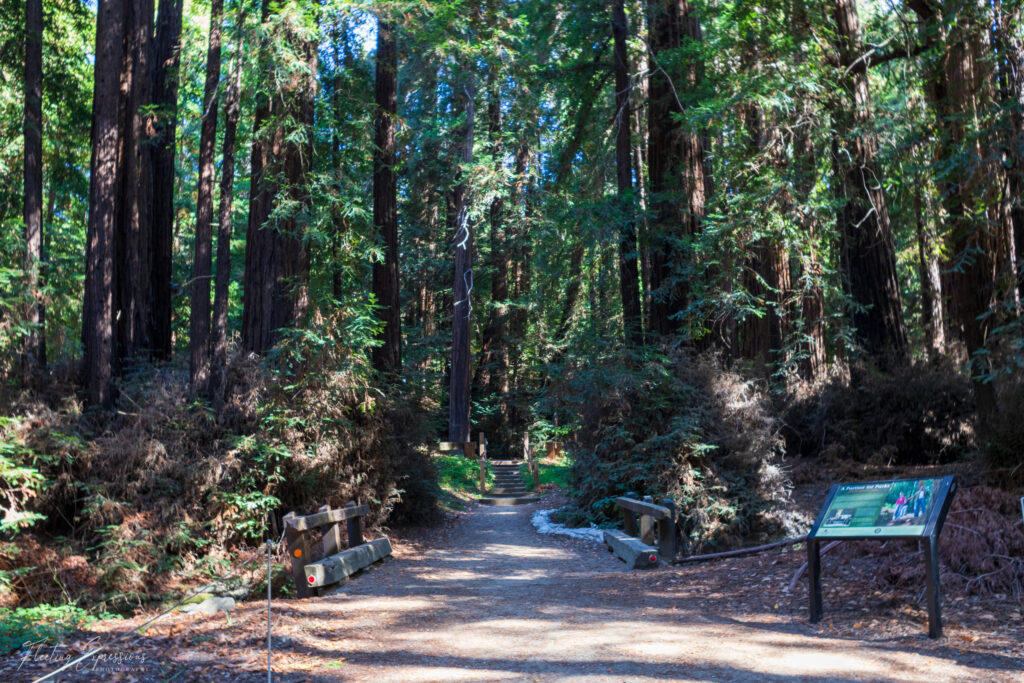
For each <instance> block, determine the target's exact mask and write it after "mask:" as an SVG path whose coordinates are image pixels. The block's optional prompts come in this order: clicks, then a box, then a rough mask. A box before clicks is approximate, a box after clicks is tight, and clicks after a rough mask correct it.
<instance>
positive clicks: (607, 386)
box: [555, 351, 807, 552]
mask: <svg viewBox="0 0 1024 683" xmlns="http://www.w3.org/2000/svg"><path fill="white" fill-rule="evenodd" d="M555 393H556V395H557V401H558V402H559V404H560V405H561V406H563V414H564V415H567V416H569V419H570V420H572V421H574V422H575V424H574V427H575V432H574V435H573V439H572V440H571V441H570V443H568V444H567V445H568V448H569V449H570V452H571V455H572V457H573V459H574V463H575V464H574V469H573V473H574V483H575V488H576V496H577V500H576V502H577V505H578V506H579V507H580V508H581V509H582V510H583V511H584V512H587V513H589V515H590V516H591V519H592V520H594V521H607V520H608V519H609V518H611V517H612V516H614V515H615V506H614V499H615V498H616V497H617V496H620V495H623V494H624V493H626V492H633V493H636V494H638V495H652V496H654V497H655V498H656V499H661V498H665V497H669V498H671V499H673V500H674V501H675V504H676V506H677V509H678V510H679V512H680V523H681V526H682V529H683V535H684V539H683V540H684V544H685V545H686V546H687V547H686V548H685V550H686V551H687V552H697V551H700V550H703V549H705V548H708V547H730V546H735V545H738V544H740V543H741V542H750V541H751V540H757V539H761V538H768V537H773V536H777V535H779V534H796V533H799V531H800V526H801V524H803V523H806V521H807V520H802V519H801V518H800V517H799V516H798V515H797V514H796V513H795V512H794V511H793V506H792V502H791V498H790V484H789V481H788V479H787V476H786V474H785V472H784V471H783V469H782V459H783V456H784V454H785V444H784V442H783V440H782V438H781V437H780V435H779V427H778V424H777V423H776V421H775V420H774V419H773V418H772V416H771V412H770V407H771V402H770V401H769V399H768V397H767V396H766V395H765V393H764V392H763V391H762V390H761V389H759V388H758V387H757V386H756V384H755V383H754V382H752V381H749V380H746V379H745V378H743V377H741V376H740V375H738V374H736V373H735V372H730V371H727V370H725V369H723V368H722V367H721V365H720V364H719V363H718V362H717V361H716V360H715V359H713V358H711V357H707V356H694V355H691V354H688V353H686V352H683V351H672V352H670V353H669V354H667V355H662V354H658V355H651V356H649V357H646V358H637V357H634V356H622V355H616V356H613V357H609V358H606V359H603V360H600V361H596V362H592V363H589V364H588V365H587V366H586V367H580V368H575V369H572V370H570V371H568V372H567V373H566V374H565V375H564V378H563V380H562V384H561V385H560V386H559V387H557V388H556V390H555Z"/></svg>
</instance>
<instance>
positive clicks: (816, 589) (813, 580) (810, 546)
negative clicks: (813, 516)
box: [807, 540, 822, 624]
mask: <svg viewBox="0 0 1024 683" xmlns="http://www.w3.org/2000/svg"><path fill="white" fill-rule="evenodd" d="M807 579H808V581H809V582H810V586H809V587H808V594H809V597H810V599H811V600H810V603H811V608H810V612H811V613H810V622H811V623H812V624H817V623H818V622H819V621H821V615H822V605H821V552H820V549H819V548H818V541H816V540H811V541H807Z"/></svg>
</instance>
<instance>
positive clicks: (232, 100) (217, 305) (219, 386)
mask: <svg viewBox="0 0 1024 683" xmlns="http://www.w3.org/2000/svg"><path fill="white" fill-rule="evenodd" d="M243 20H244V15H243V14H242V13H241V12H240V13H239V18H238V21H239V23H241V22H242V21H243ZM242 35H243V34H242V31H241V30H239V32H238V43H237V44H236V45H235V65H234V69H233V74H232V77H231V85H230V86H229V87H228V92H227V95H226V96H225V98H224V143H223V144H224V147H223V150H224V152H223V160H222V162H221V176H220V203H219V207H218V211H217V221H218V224H219V226H218V230H217V271H216V275H215V277H214V285H213V332H212V335H211V337H210V348H211V353H210V355H211V359H210V393H211V395H212V396H213V401H214V404H215V405H218V406H219V404H220V402H221V401H222V400H223V398H224V380H225V377H224V374H225V372H226V369H227V357H228V291H229V286H230V283H231V232H232V230H231V202H232V201H233V199H234V186H235V136H236V133H237V130H238V112H239V99H240V98H241V92H242V60H243V58H244V54H245V52H244V44H243V42H242Z"/></svg>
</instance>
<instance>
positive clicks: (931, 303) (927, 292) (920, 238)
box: [914, 180, 946, 357]
mask: <svg viewBox="0 0 1024 683" xmlns="http://www.w3.org/2000/svg"><path fill="white" fill-rule="evenodd" d="M927 193H928V186H927V183H925V182H924V181H923V180H922V181H919V182H918V183H917V186H916V187H915V189H914V215H915V216H916V217H917V220H916V221H915V226H914V227H915V237H916V238H917V275H918V280H920V282H921V327H922V328H924V342H925V349H926V351H927V353H928V356H929V357H934V356H939V355H942V354H943V353H944V352H945V346H946V341H945V334H944V329H943V316H942V285H941V281H940V278H939V259H938V257H937V256H936V255H935V246H934V236H933V235H932V229H931V225H930V222H931V217H932V216H933V215H934V213H935V212H934V211H933V210H932V206H931V204H932V202H931V201H930V198H929V197H928V195H927Z"/></svg>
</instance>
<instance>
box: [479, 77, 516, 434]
mask: <svg viewBox="0 0 1024 683" xmlns="http://www.w3.org/2000/svg"><path fill="white" fill-rule="evenodd" d="M487 80H488V83H487V92H488V96H487V97H488V99H487V133H488V136H489V138H490V147H491V149H490V154H491V159H492V160H493V163H494V172H495V174H496V176H497V177H501V174H502V156H503V154H504V145H502V139H501V138H502V116H501V93H500V90H499V87H498V67H497V66H496V65H492V66H491V68H490V71H489V72H488V76H487ZM488 218H489V220H490V226H491V308H490V311H489V312H488V314H487V324H486V326H485V327H484V331H483V335H482V338H481V344H480V347H481V354H480V363H479V364H478V365H477V370H476V376H475V377H474V381H473V385H474V386H478V387H480V389H481V391H483V392H484V393H485V394H486V395H488V396H495V397H496V398H497V399H498V419H497V422H496V423H495V424H494V425H493V427H492V428H489V429H488V431H489V432H493V433H494V434H505V427H506V425H507V421H508V389H509V386H508V372H509V355H508V334H507V327H508V295H509V292H508V273H509V259H510V254H509V245H508V241H507V240H506V237H505V195H504V193H503V192H499V193H497V194H495V197H494V199H492V200H491V206H490V209H489V216H488Z"/></svg>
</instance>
